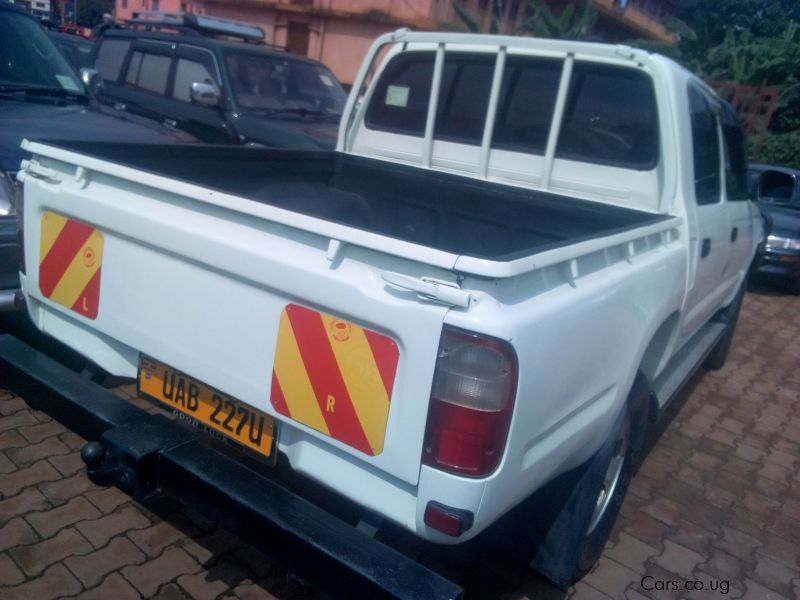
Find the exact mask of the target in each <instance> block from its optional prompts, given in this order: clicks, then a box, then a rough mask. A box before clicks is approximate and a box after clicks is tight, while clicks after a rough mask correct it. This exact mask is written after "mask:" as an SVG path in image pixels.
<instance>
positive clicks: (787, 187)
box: [758, 171, 796, 204]
mask: <svg viewBox="0 0 800 600" xmlns="http://www.w3.org/2000/svg"><path fill="white" fill-rule="evenodd" d="M795 184H796V182H795V178H794V177H792V176H791V175H789V174H788V173H784V172H783V171H764V172H763V173H761V177H760V178H759V189H758V196H759V197H760V198H763V199H767V200H771V201H772V202H774V203H776V204H789V203H790V202H791V200H792V196H794V187H795Z"/></svg>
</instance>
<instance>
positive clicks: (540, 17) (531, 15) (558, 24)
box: [443, 0, 596, 40]
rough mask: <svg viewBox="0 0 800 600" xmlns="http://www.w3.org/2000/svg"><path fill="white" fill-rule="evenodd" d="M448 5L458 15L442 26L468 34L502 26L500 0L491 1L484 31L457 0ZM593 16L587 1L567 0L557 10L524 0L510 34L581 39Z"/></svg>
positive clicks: (494, 30) (542, 1)
mask: <svg viewBox="0 0 800 600" xmlns="http://www.w3.org/2000/svg"><path fill="white" fill-rule="evenodd" d="M452 6H453V10H455V13H456V16H458V22H456V23H444V24H443V27H445V28H446V29H450V30H455V31H468V32H471V33H499V32H500V30H501V28H502V22H503V11H504V8H503V0H492V1H491V10H492V13H491V18H490V19H489V23H488V31H484V28H483V27H482V26H481V21H480V18H479V17H477V16H476V15H474V14H472V13H471V12H470V11H469V10H467V8H466V7H465V6H464V5H463V4H461V3H460V2H459V0H452ZM576 6H577V7H578V8H577V10H576ZM595 17H596V12H595V10H594V9H593V8H592V5H591V2H589V0H580V1H578V2H571V3H569V4H567V5H566V6H565V7H563V8H562V9H561V10H560V11H559V12H555V11H554V10H553V9H552V8H550V6H549V5H548V4H547V3H546V2H545V0H528V4H527V5H526V7H525V16H524V19H523V21H522V23H521V24H520V25H519V27H517V29H516V30H515V31H514V33H515V34H516V35H532V36H534V37H543V38H558V39H562V40H583V39H586V37H587V36H588V34H589V31H590V29H591V27H592V25H593V24H594V21H595Z"/></svg>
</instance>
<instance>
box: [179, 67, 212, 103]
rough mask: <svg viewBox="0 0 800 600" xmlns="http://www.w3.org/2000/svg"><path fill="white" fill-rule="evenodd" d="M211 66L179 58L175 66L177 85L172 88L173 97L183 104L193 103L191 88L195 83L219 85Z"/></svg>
mask: <svg viewBox="0 0 800 600" xmlns="http://www.w3.org/2000/svg"><path fill="white" fill-rule="evenodd" d="M215 79H216V78H215V77H214V76H213V75H212V73H211V70H210V69H209V66H207V65H206V64H204V63H202V62H197V61H194V60H189V59H188V58H179V59H178V64H177V65H176V66H175V83H174V85H173V88H172V97H173V98H175V99H176V100H180V101H182V102H191V101H192V97H191V88H192V84H193V83H195V82H199V83H211V84H214V85H218V84H217V82H216V81H215Z"/></svg>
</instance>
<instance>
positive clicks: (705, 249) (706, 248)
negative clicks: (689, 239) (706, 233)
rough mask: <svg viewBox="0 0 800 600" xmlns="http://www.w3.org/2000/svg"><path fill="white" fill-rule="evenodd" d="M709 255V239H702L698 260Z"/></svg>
mask: <svg viewBox="0 0 800 600" xmlns="http://www.w3.org/2000/svg"><path fill="white" fill-rule="evenodd" d="M710 253H711V238H704V239H703V245H702V246H701V247H700V258H705V257H706V256H708V255H709V254H710Z"/></svg>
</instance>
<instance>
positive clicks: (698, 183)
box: [689, 84, 721, 205]
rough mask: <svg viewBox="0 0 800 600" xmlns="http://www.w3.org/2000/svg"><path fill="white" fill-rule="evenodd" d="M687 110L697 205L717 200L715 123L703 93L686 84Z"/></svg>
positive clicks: (717, 153)
mask: <svg viewBox="0 0 800 600" xmlns="http://www.w3.org/2000/svg"><path fill="white" fill-rule="evenodd" d="M689 111H690V113H691V114H690V118H691V123H692V154H693V156H694V194H695V199H696V200H697V203H698V204H701V205H702V204H714V203H715V202H719V200H720V191H721V190H720V176H719V138H718V137H717V120H716V118H715V117H714V113H713V112H712V111H711V106H710V105H709V103H708V100H707V99H706V97H705V95H704V94H703V92H701V91H700V90H699V89H698V88H697V87H696V86H695V85H693V84H691V85H689Z"/></svg>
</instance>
